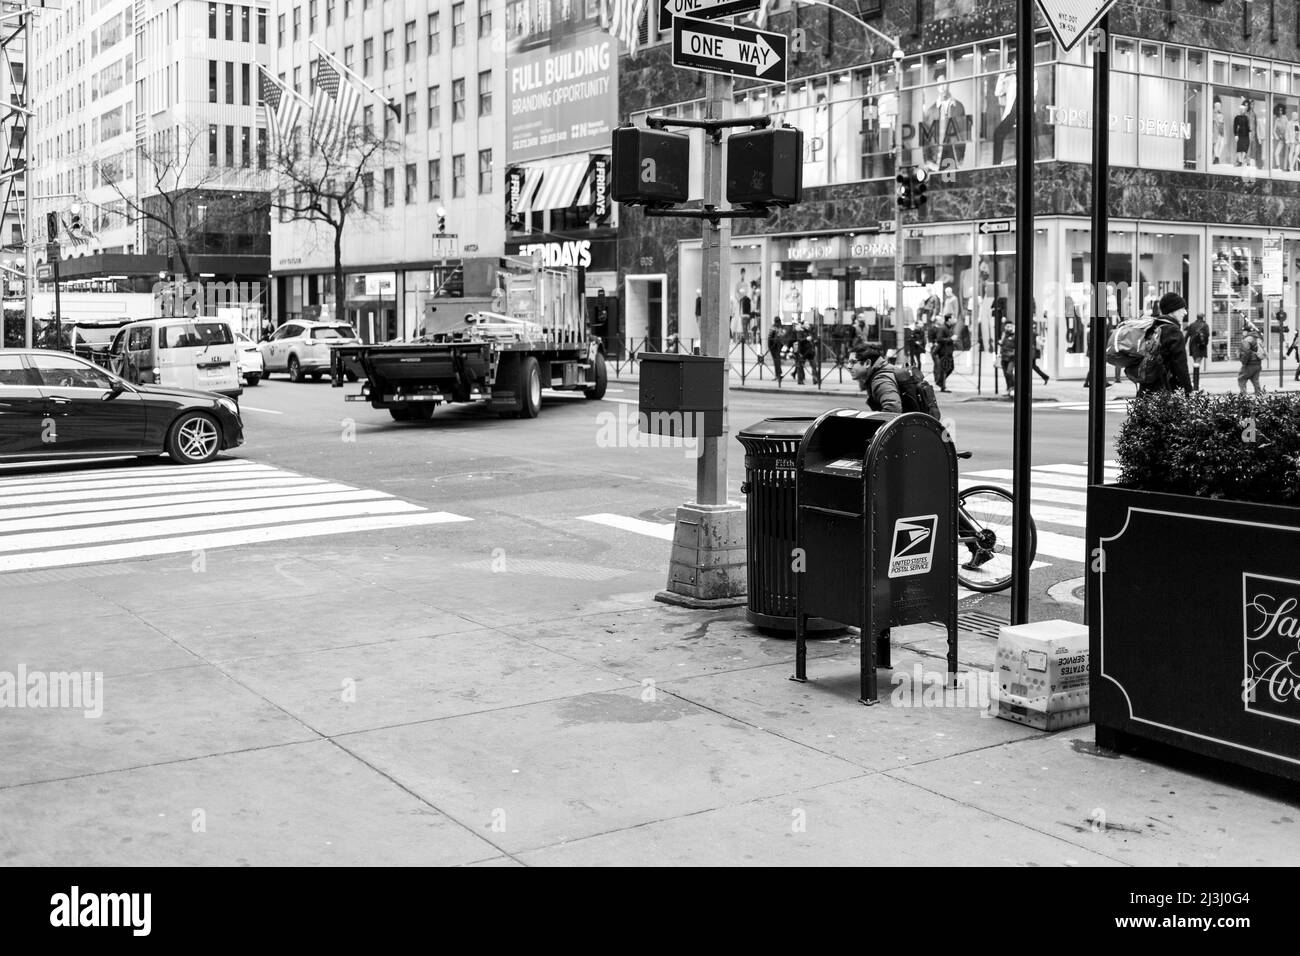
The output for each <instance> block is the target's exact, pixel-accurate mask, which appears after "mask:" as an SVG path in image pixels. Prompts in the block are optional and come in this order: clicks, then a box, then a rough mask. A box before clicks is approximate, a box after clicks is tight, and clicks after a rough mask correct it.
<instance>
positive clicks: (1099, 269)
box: [1083, 15, 1110, 624]
mask: <svg viewBox="0 0 1300 956" xmlns="http://www.w3.org/2000/svg"><path fill="white" fill-rule="evenodd" d="M1097 30H1098V33H1099V35H1100V42H1099V43H1098V44H1097V45H1096V47H1094V49H1093V53H1092V316H1091V318H1090V319H1089V324H1090V325H1091V330H1090V334H1089V336H1088V381H1089V382H1090V383H1091V387H1090V388H1089V390H1088V484H1090V485H1100V484H1102V482H1103V480H1104V477H1105V463H1106V385H1107V383H1108V382H1109V379H1110V371H1109V369H1107V368H1106V309H1107V296H1106V278H1107V277H1106V260H1107V258H1108V255H1109V241H1110V235H1109V229H1110V16H1109V15H1106V16H1103V17H1102V18H1101V20H1100V22H1099V23H1098V24H1097ZM1084 520H1085V522H1087V523H1091V520H1092V519H1091V516H1086V517H1085V519H1084ZM1087 540H1088V541H1091V540H1092V535H1091V532H1090V531H1089V532H1088V533H1087ZM1087 557H1088V560H1089V561H1091V560H1092V556H1091V555H1088V556H1087ZM1092 593H1093V589H1092V588H1088V589H1087V597H1088V601H1087V602H1086V603H1085V604H1084V606H1083V621H1084V623H1085V624H1086V623H1088V620H1089V619H1090V617H1091V616H1092V613H1093V609H1092V606H1091V603H1090V602H1091V595H1092Z"/></svg>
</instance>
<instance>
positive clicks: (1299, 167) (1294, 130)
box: [1286, 110, 1300, 173]
mask: <svg viewBox="0 0 1300 956" xmlns="http://www.w3.org/2000/svg"><path fill="white" fill-rule="evenodd" d="M1286 168H1287V169H1289V170H1290V171H1291V172H1293V173H1294V172H1297V171H1300V111H1297V110H1292V111H1291V118H1290V119H1288V120H1287V123H1286Z"/></svg>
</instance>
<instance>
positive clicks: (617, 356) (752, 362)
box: [605, 336, 853, 388]
mask: <svg viewBox="0 0 1300 956" xmlns="http://www.w3.org/2000/svg"><path fill="white" fill-rule="evenodd" d="M699 351H700V342H699V339H682V338H678V337H677V336H664V337H652V336H644V337H641V338H637V337H634V336H627V337H620V338H617V339H607V340H606V342H605V361H606V364H607V365H608V366H609V367H610V370H611V372H612V373H613V375H615V376H619V375H623V374H638V373H639V371H640V369H639V363H640V360H641V355H643V354H644V353H647V352H654V353H664V352H667V353H675V354H679V355H698V354H699ZM728 357H729V358H730V359H731V374H732V377H733V378H736V377H738V378H739V379H740V383H741V384H742V385H743V384H745V383H746V382H748V381H750V380H751V379H753V380H756V381H760V382H761V381H768V382H771V381H775V382H776V385H777V387H778V388H781V387H783V386H784V385H788V384H797V383H801V382H802V383H803V384H811V385H813V386H815V387H816V388H821V387H822V385H823V384H824V383H827V382H835V383H843V382H846V381H850V380H851V376H850V375H849V367H850V366H851V365H852V364H853V356H852V353H851V352H850V351H849V350H848V348H847V347H845V348H842V349H840V350H839V354H836V350H835V349H833V348H832V347H831V346H830V345H828V344H826V343H818V344H817V346H816V348H815V353H814V355H813V356H812V357H809V358H805V359H803V360H800V359H799V358H798V357H797V356H796V355H795V354H794V353H793V350H792V349H791V348H789V347H786V348H783V349H782V350H781V352H779V353H778V354H777V356H775V357H774V356H773V355H772V354H771V353H770V352H769V351H768V349H767V348H766V347H765V346H764V345H760V344H759V343H757V342H751V341H739V342H732V343H731V346H730V349H729V351H728ZM778 368H779V374H778Z"/></svg>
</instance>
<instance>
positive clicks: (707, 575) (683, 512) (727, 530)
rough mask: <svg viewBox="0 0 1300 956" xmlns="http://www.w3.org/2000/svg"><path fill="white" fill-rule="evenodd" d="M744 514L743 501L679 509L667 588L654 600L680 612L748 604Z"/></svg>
mask: <svg viewBox="0 0 1300 956" xmlns="http://www.w3.org/2000/svg"><path fill="white" fill-rule="evenodd" d="M745 562H746V549H745V509H744V506H742V505H741V504H740V503H739V502H731V501H729V502H727V503H726V504H725V505H701V504H696V503H694V502H688V503H687V504H684V505H682V506H681V507H680V508H678V509H677V527H676V528H675V529H674V531H673V552H672V559H671V563H670V564H669V566H668V587H667V588H666V589H665V590H663V591H660V592H659V593H658V594H656V595H655V600H657V601H662V602H664V603H665V604H675V605H678V606H679V607H693V608H721V607H737V606H738V605H741V604H744V603H745V599H746V581H745Z"/></svg>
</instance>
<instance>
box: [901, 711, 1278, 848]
mask: <svg viewBox="0 0 1300 956" xmlns="http://www.w3.org/2000/svg"><path fill="white" fill-rule="evenodd" d="M893 775H894V776H896V777H897V778H898V779H900V780H904V781H907V782H908V783H912V784H915V785H916V786H918V787H922V788H924V789H926V790H928V791H931V792H933V793H937V794H944V795H946V796H949V797H951V798H953V799H959V800H961V801H963V802H965V803H968V804H970V805H971V806H975V807H980V808H982V809H984V810H987V811H989V812H992V813H999V814H1011V813H1013V814H1014V815H1015V818H1016V819H1017V820H1018V821H1020V823H1021V824H1022V825H1023V826H1024V827H1026V828H1029V829H1032V830H1036V831H1038V832H1040V833H1046V834H1052V835H1056V836H1059V837H1061V838H1063V839H1068V840H1069V841H1070V842H1072V843H1075V844H1076V845H1078V846H1080V847H1087V848H1089V849H1093V850H1095V851H1096V852H1098V853H1103V854H1105V855H1106V856H1109V857H1111V858H1113V859H1116V860H1120V861H1122V862H1124V863H1127V864H1129V865H1134V866H1248V867H1249V866H1293V865H1295V861H1296V848H1297V846H1300V813H1297V812H1296V805H1295V803H1290V802H1283V801H1281V800H1278V799H1275V798H1273V797H1270V796H1266V795H1263V794H1259V793H1255V792H1252V791H1251V790H1248V789H1243V788H1241V787H1240V786H1238V785H1235V784H1232V783H1228V782H1226V780H1221V779H1216V778H1214V777H1206V776H1199V775H1196V774H1192V773H1188V772H1185V771H1182V770H1179V769H1176V768H1173V767H1170V766H1168V765H1165V764H1161V763H1155V762H1151V761H1147V760H1142V759H1139V758H1134V757H1126V756H1121V755H1118V754H1114V753H1111V752H1109V751H1099V750H1098V749H1097V748H1096V747H1095V745H1094V743H1093V731H1092V727H1091V726H1084V727H1074V728H1071V729H1069V730H1062V731H1060V732H1058V733H1055V734H1047V735H1039V736H1038V737H1037V739H1034V740H1029V741H1025V742H1022V743H1019V744H1016V745H1015V746H1008V747H999V748H994V749H991V750H987V751H981V752H980V753H972V754H963V755H960V756H956V757H953V758H951V759H949V760H944V761H936V762H933V763H928V764H923V765H919V766H914V767H907V768H904V769H901V770H897V771H893Z"/></svg>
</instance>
